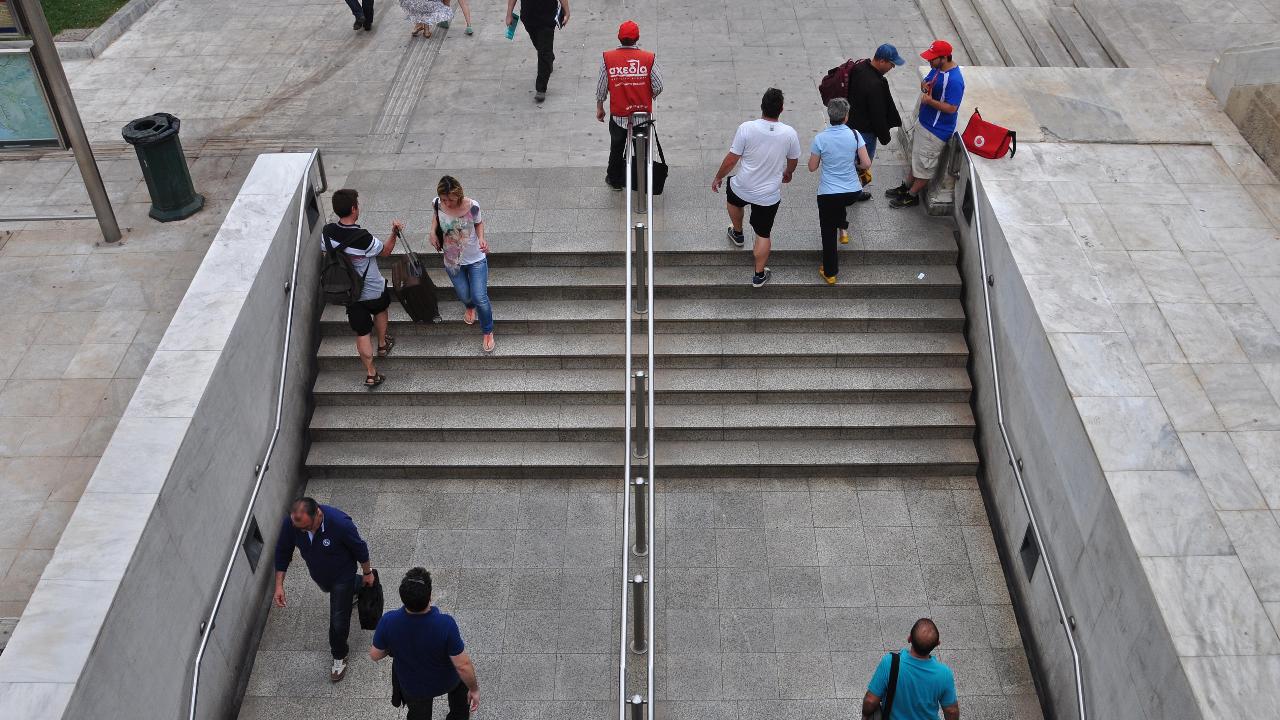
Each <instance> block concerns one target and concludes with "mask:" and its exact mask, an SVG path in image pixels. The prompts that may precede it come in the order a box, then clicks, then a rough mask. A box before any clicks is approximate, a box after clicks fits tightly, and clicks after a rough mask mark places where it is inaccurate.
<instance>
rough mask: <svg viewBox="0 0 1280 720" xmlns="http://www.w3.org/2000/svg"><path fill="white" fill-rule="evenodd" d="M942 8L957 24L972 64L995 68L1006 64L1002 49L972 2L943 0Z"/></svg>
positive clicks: (967, 0)
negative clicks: (997, 45)
mask: <svg viewBox="0 0 1280 720" xmlns="http://www.w3.org/2000/svg"><path fill="white" fill-rule="evenodd" d="M942 6H943V7H944V8H946V10H947V15H949V16H950V17H951V22H952V23H954V24H955V27H956V32H958V33H959V37H960V42H962V43H964V46H965V49H966V50H968V52H969V60H970V62H972V63H973V64H975V65H991V66H994V67H1000V66H1002V65H1004V64H1005V62H1004V56H1003V55H1001V54H1000V49H999V48H998V47H996V43H995V41H994V40H993V39H992V38H991V33H990V32H989V31H988V30H987V26H986V25H985V24H984V23H983V22H982V17H981V16H980V15H978V11H977V10H976V9H975V8H974V5H973V2H972V0H942Z"/></svg>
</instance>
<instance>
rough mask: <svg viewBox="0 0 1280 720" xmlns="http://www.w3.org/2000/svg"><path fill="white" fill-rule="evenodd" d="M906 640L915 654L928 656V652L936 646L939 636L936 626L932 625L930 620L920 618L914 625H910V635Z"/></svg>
mask: <svg viewBox="0 0 1280 720" xmlns="http://www.w3.org/2000/svg"><path fill="white" fill-rule="evenodd" d="M907 640H908V641H909V642H910V643H911V649H912V650H914V651H915V653H916V654H917V655H919V656H920V657H928V655H929V653H931V652H933V650H934V648H936V647H938V643H939V642H940V640H941V638H939V637H938V626H937V625H934V624H933V621H932V620H930V619H929V618H920V619H919V620H917V621H916V624H915V625H912V626H911V635H909V636H908V637H907Z"/></svg>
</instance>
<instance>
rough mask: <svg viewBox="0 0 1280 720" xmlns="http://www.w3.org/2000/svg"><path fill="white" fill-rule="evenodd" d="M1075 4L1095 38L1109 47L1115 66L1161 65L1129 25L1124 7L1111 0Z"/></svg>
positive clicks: (1107, 48)
mask: <svg viewBox="0 0 1280 720" xmlns="http://www.w3.org/2000/svg"><path fill="white" fill-rule="evenodd" d="M1074 5H1075V10H1076V12H1077V13H1078V14H1079V15H1080V19H1082V20H1084V23H1085V25H1086V26H1087V27H1088V28H1089V31H1090V32H1091V33H1093V37H1094V39H1096V40H1097V41H1098V43H1099V44H1101V45H1102V47H1103V48H1105V49H1106V51H1107V56H1108V58H1109V59H1110V60H1111V61H1112V62H1114V63H1115V67H1127V68H1144V67H1152V68H1153V67H1160V65H1161V63H1159V62H1158V61H1157V59H1156V58H1155V57H1153V56H1152V55H1151V53H1150V52H1148V51H1147V49H1146V47H1147V46H1146V44H1144V43H1143V42H1142V40H1141V39H1140V38H1139V37H1138V34H1137V33H1136V32H1134V30H1133V28H1132V27H1130V26H1129V21H1128V20H1126V19H1125V17H1124V13H1123V12H1122V9H1121V8H1122V6H1120V5H1117V4H1116V3H1114V2H1112V1H1111V0H1075V3H1074ZM1051 19H1052V18H1051ZM1064 42H1065V38H1064ZM1107 67H1110V66H1107Z"/></svg>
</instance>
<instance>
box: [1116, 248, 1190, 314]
mask: <svg viewBox="0 0 1280 720" xmlns="http://www.w3.org/2000/svg"><path fill="white" fill-rule="evenodd" d="M1131 256H1132V258H1133V264H1134V266H1135V267H1136V268H1137V269H1138V273H1139V274H1140V275H1141V276H1142V280H1143V282H1144V283H1145V284H1146V286H1147V290H1148V291H1149V292H1150V293H1151V296H1152V297H1153V298H1155V300H1156V302H1159V303H1200V302H1209V295H1208V294H1207V293H1206V292H1205V289H1204V287H1203V286H1202V285H1201V284H1200V280H1199V278H1198V277H1197V276H1196V273H1195V271H1194V270H1192V268H1191V265H1190V264H1189V263H1188V262H1187V259H1186V258H1185V257H1184V256H1183V254H1182V253H1181V252H1178V251H1170V252H1134V253H1131Z"/></svg>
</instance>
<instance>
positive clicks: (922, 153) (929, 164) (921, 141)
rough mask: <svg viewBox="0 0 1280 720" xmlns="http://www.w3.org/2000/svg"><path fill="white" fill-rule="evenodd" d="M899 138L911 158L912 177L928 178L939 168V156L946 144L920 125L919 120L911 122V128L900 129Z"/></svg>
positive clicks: (918, 178)
mask: <svg viewBox="0 0 1280 720" xmlns="http://www.w3.org/2000/svg"><path fill="white" fill-rule="evenodd" d="M899 140H900V141H901V142H902V143H903V145H904V146H905V147H904V148H903V150H904V151H905V152H906V153H907V155H908V156H910V158H911V177H913V178H915V179H917V180H928V179H930V178H932V177H933V173H934V171H936V170H937V169H938V157H939V156H941V155H942V148H943V146H944V145H946V143H945V142H943V141H942V139H940V138H939V137H938V136H937V135H934V134H933V133H931V132H929V131H928V130H925V129H924V128H922V127H920V125H919V123H918V122H912V123H911V129H910V130H906V131H905V132H904V131H899Z"/></svg>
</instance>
